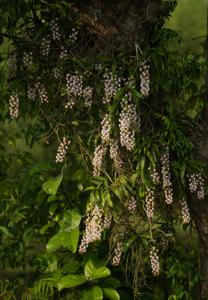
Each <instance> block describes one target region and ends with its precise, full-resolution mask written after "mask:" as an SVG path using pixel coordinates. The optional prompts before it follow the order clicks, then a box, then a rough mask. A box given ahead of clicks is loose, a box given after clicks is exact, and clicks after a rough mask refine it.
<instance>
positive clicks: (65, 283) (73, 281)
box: [58, 275, 86, 291]
mask: <svg viewBox="0 0 208 300" xmlns="http://www.w3.org/2000/svg"><path fill="white" fill-rule="evenodd" d="M85 282H86V278H85V277H84V276H83V275H67V276H64V277H62V278H61V280H60V281H59V283H58V290H59V291H61V290H63V289H67V288H71V287H75V286H78V285H81V284H83V283H85Z"/></svg>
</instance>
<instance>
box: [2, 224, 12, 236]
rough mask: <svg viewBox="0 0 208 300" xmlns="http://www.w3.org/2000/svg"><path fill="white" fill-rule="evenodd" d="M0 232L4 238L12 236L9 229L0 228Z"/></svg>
mask: <svg viewBox="0 0 208 300" xmlns="http://www.w3.org/2000/svg"><path fill="white" fill-rule="evenodd" d="M0 232H1V233H3V234H5V235H6V236H10V237H12V234H11V233H10V232H9V229H8V228H6V227H4V226H0Z"/></svg>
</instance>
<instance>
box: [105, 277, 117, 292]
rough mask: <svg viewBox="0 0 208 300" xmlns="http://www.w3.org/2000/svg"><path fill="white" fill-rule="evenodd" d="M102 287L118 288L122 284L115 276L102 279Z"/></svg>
mask: <svg viewBox="0 0 208 300" xmlns="http://www.w3.org/2000/svg"><path fill="white" fill-rule="evenodd" d="M102 282H103V284H102V287H105V288H109V287H110V288H113V289H117V288H119V287H120V286H121V283H120V281H119V280H118V279H117V278H114V277H108V278H105V279H103V280H102Z"/></svg>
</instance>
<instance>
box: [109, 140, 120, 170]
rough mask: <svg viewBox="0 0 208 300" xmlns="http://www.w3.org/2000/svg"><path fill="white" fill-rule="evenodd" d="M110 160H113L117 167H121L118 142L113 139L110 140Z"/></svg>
mask: <svg viewBox="0 0 208 300" xmlns="http://www.w3.org/2000/svg"><path fill="white" fill-rule="evenodd" d="M110 158H111V159H112V160H113V162H114V164H115V167H119V166H120V165H121V159H120V156H119V148H118V142H117V141H116V140H112V139H111V140H110Z"/></svg>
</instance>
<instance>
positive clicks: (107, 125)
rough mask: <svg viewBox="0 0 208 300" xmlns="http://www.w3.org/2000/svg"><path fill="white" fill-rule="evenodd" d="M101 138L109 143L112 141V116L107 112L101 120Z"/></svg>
mask: <svg viewBox="0 0 208 300" xmlns="http://www.w3.org/2000/svg"><path fill="white" fill-rule="evenodd" d="M101 126H102V128H101V139H102V143H104V144H108V143H109V142H110V131H111V117H110V115H108V114H106V115H105V116H104V118H103V120H102V122H101Z"/></svg>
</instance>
